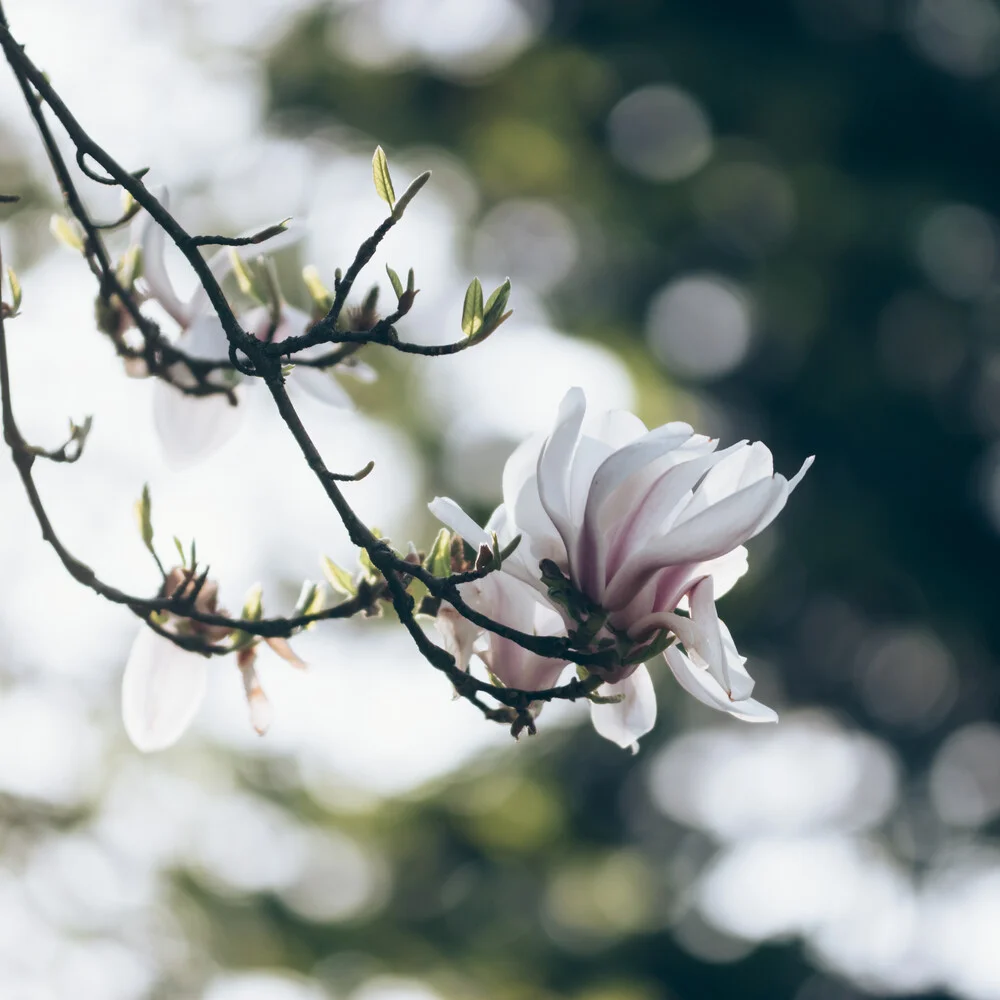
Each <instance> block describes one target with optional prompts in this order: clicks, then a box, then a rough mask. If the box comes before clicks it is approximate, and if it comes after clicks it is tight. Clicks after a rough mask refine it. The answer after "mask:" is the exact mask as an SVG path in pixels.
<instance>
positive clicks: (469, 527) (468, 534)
mask: <svg viewBox="0 0 1000 1000" xmlns="http://www.w3.org/2000/svg"><path fill="white" fill-rule="evenodd" d="M427 509H428V510H429V511H430V512H431V513H432V514H433V515H434V516H435V517H436V518H437V519H438V520H439V521H440V522H441V523H442V524H443V525H445V526H446V527H448V528H451V530H452V531H455V532H458V534H460V535H461V536H462V538H464V539H465V540H466V541H467V542H468V543H469V544H470V545H472V546H474V547H476V548H478V547H479V546H480V545H490V544H492V541H493V540H492V539H491V538H490V536H489V535H488V534H487V533H486V532H485V531H484V530H483V529H482V528H480V527H479V525H478V524H476V522H475V521H473V520H472V518H471V517H469V515H468V514H466V513H465V511H464V510H462V508H461V507H460V506H459V505H458V504H457V503H455V501H454V500H452V499H451V498H450V497H435V498H434V499H433V500H432V501H431V502H430V503H429V504H428V505H427Z"/></svg>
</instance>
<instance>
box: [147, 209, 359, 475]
mask: <svg viewBox="0 0 1000 1000" xmlns="http://www.w3.org/2000/svg"><path fill="white" fill-rule="evenodd" d="M297 238H298V237H297V234H294V233H288V234H281V235H280V236H279V237H277V238H276V239H274V238H272V240H270V241H269V244H270V249H272V250H274V249H277V248H278V247H279V246H280V245H282V243H286V244H287V243H288V242H290V241H292V240H294V239H297ZM138 241H139V244H140V246H141V247H142V262H143V268H142V282H143V284H144V287H145V291H146V297H147V299H151V300H153V301H155V302H157V303H159V305H160V306H161V307H162V308H163V309H164V311H165V312H167V313H168V314H169V315H170V317H171V318H172V319H173V320H174V321H175V322H176V323H177V324H178V326H179V327H180V334H179V336H178V338H177V346H178V347H179V348H180V349H182V350H183V351H184V352H185V353H186V354H188V355H189V356H190V357H192V358H197V359H199V360H204V361H225V360H226V359H228V357H229V341H228V339H227V337H226V333H225V330H224V329H223V327H222V323H221V321H220V320H219V317H218V316H217V315H216V313H215V311H214V309H213V308H212V305H211V302H210V301H209V298H208V295H207V293H206V292H205V290H204V288H202V287H201V285H198V287H197V288H196V289H195V291H194V294H193V295H192V296H191V298H190V299H189V300H188V301H186V302H185V301H183V300H182V299H181V298H180V297H179V296H178V295H177V292H176V291H175V290H174V286H173V283H172V282H171V280H170V276H169V275H168V273H167V269H166V266H165V263H164V247H165V243H166V236H165V234H164V232H163V229H162V228H161V227H160V226H159V225H158V224H157V223H156V222H155V221H154V220H153V219H152V218H151V217H150V216H148V215H143V217H142V219H141V222H140V224H139V228H138ZM208 266H209V268H210V269H211V271H212V273H213V275H214V276H215V278H216V280H217V281H218V282H219V283H220V284H221V282H222V281H223V280H224V279H225V278H226V277H227V276H228V275H229V274H230V272H231V271H232V268H233V264H232V255H231V254H230V253H229V251H228V250H222V251H220V252H218V253H216V254H215V255H213V256H212V257H211V259H210V260H209V262H208ZM239 322H240V325H241V326H242V327H243V328H244V329H245V330H246V331H247V332H248V333H250V334H252V335H253V336H255V337H258V338H259V339H261V340H264V339H270V340H272V341H280V340H284V339H286V338H287V337H292V336H298V335H299V334H302V333H304V332H305V330H306V328H307V327H308V326H309V325H310V324H311V322H312V321H311V319H310V318H309V316H307V315H306V314H305V313H304V312H302V311H301V310H299V309H295V308H293V307H292V306H289V305H287V304H286V303H284V302H282V303H281V304H280V312H279V315H278V322H277V324H273V318H272V315H271V310H269V309H267V308H265V307H258V308H255V309H251V310H250V311H249V312H247V313H246V314H245V315H243V316H240V317H239ZM272 325H273V326H274V329H273V332H272ZM269 335H270V336H269ZM329 350H330V347H329V345H317V346H315V347H312V348H309V349H307V350H305V351H302V352H301V353H300V354H299V355H298V357H300V358H303V359H305V358H310V357H311V358H314V359H315V358H316V357H317V356H319V355H322V354H323V353H325V352H327V351H329ZM338 370H339V371H345V372H347V373H350V374H352V375H354V376H355V377H357V378H358V379H360V380H362V381H371V380H372V379H373V378H374V377H375V374H374V372H373V371H372V369H371V368H369V367H368V366H367V365H363V364H360V363H357V362H353V361H349V362H347V363H345V364H343V365H340V366H338ZM136 373H139V374H145V367H144V366H143V370H142V372H136ZM175 375H176V378H177V380H178V381H179V382H181V384H184V383H183V380H184V379H185V378H186V379H187V380H188V381H189V382H190V384H191V385H193V384H194V382H193V379H191V376H190V374H189V373H188V372H186V371H185V370H184V368H183V366H181V365H178V366H177V370H176V372H175ZM213 378H214V381H215V383H216V384H217V385H221V386H233V385H234V383H236V382H238V381H239V376H238V375H237V374H236V373H234V372H233V371H232V370H227V369H221V370H220V371H219V372H218V373H217V374H216V375H214V376H213ZM254 381H255V382H256V380H254ZM289 385H290V387H291V388H292V389H293V390H294V389H296V388H300V389H302V390H304V391H305V392H307V393H308V394H309V395H311V396H314V397H315V398H317V399H319V400H321V401H322V402H325V403H329V404H330V405H332V406H339V407H343V408H346V409H349V408H352V407H353V403H352V402H351V398H350V396H349V395H348V394H347V392H346V391H345V390H344V389H343V388H342V387H341V385H340V384H339V383H338V382H337V381H336V379H335V378H334V376H333V374H332V372H330V371H327V370H323V369H319V368H312V367H308V366H306V365H299V366H297V367H296V368H295V369H294V371H293V373H292V377H291V380H290V382H289ZM242 416H243V408H242V407H240V406H234V405H233V404H232V403H231V402H230V400H229V399H228V398H227V396H226V395H224V394H221V393H214V394H212V395H208V396H189V395H186V394H184V393H183V392H181V391H179V390H178V389H177V388H175V387H174V386H171V385H169V384H167V383H166V382H164V381H162V380H160V379H157V381H156V384H155V385H154V387H153V419H154V423H155V425H156V430H157V433H158V435H159V437H160V441H161V442H162V444H163V449H164V452H165V454H166V456H167V459H168V461H169V462H170V463H171V465H173V466H175V467H184V466H187V465H190V464H193V463H195V462H198V461H200V460H201V459H202V458H204V457H206V456H207V455H209V454H211V453H212V452H213V451H215V450H216V449H218V448H220V447H221V446H222V445H223V444H225V443H226V442H227V441H228V440H229V439H230V438H231V437H232V436H233V435H234V434H235V433H236V431H237V430H238V429H239V426H240V421H241V419H242Z"/></svg>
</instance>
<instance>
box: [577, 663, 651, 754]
mask: <svg viewBox="0 0 1000 1000" xmlns="http://www.w3.org/2000/svg"><path fill="white" fill-rule="evenodd" d="M597 693H598V694H599V695H600V696H601V697H604V698H607V697H609V696H614V695H616V694H624V695H625V698H624V699H623V700H622V701H619V702H615V703H613V704H610V705H596V704H594V703H593V702H591V704H590V718H591V721H592V722H593V724H594V728H595V729H596V730H597V732H598V733H599V734H600V735H601V736H603V737H604V738H605V739H606V740H611V742H612V743H617V744H618V746H620V747H622V748H623V749H627V750H631V751H632V753H637V752H638V750H639V743H638V740H639V738H640V737H641V736H645V735H646V733H648V732H649V731H650V730H651V729H652V728H653V726H654V725H655V724H656V691H655V690H654V688H653V681H652V679H651V678H650V676H649V671H648V670H647V669H646V666H645V664H641V665H640V666H639V667H638V668H637V669H636V670H635V671H634V672H633V673H632V674H630V675H629V676H628V677H626V678H625V680H623V681H619V682H618V683H617V684H602V685H601V686H600V687H599V688H598V689H597Z"/></svg>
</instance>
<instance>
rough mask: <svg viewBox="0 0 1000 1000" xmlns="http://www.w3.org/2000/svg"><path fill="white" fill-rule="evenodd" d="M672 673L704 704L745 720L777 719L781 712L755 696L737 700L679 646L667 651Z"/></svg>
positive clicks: (686, 689)
mask: <svg viewBox="0 0 1000 1000" xmlns="http://www.w3.org/2000/svg"><path fill="white" fill-rule="evenodd" d="M664 656H665V658H666V661H667V665H668V666H669V667H670V671H671V673H672V674H673V675H674V677H675V678H676V679H677V683H678V684H680V686H681V687H682V688H684V690H685V691H687V693H688V694H690V695H693V696H694V697H695V698H697V700H698V701H700V702H701V703H702V704H703V705H708V707H709V708H715V709H718V710H719V711H720V712H727V713H728V714H729V715H733V716H735V717H736V718H737V719H742V720H743V721H745V722H777V721H778V713H777V712H775V711H774V709H772V708H768V707H767V705H764V704H762V703H761V702H759V701H755V700H754V699H753V698H745V699H743V700H742V701H733V700H731V699H730V698H729V696H728V695H727V694H726V692H725V691H724V690H723V689H722V687H721V685H720V684H719V683H718V681H716V680H715V678H714V677H713V676H712V675H711V674H710V673H709V672H708V671H707V670H706V669H704V668H703V667H698V666H696V665H695V664H694V663H692V661H691V660H690V659H689V658H688V657H687V656H685V655H684V653H682V652H681V651H680V650H679V649H678V648H677V647H676V646H671V647H670V648H669V649H667V651H666V652H665V653H664Z"/></svg>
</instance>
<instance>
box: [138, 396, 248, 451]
mask: <svg viewBox="0 0 1000 1000" xmlns="http://www.w3.org/2000/svg"><path fill="white" fill-rule="evenodd" d="M242 419H243V407H242V406H232V405H230V403H229V400H228V399H227V397H225V396H223V395H214V396H185V395H184V394H183V393H182V392H181V391H180V390H179V389H175V388H174V387H173V386H170V385H167V384H166V383H165V382H162V381H160V380H159V379H157V380H156V382H155V384H154V385H153V421H154V424H155V426H156V431H157V434H158V435H159V438H160V444H161V445H162V447H163V453H164V456H165V457H166V459H167V463H168V465H170V466H171V468H174V469H183V468H187V467H190V466H192V465H196V464H197V463H198V462H200V461H202V460H203V459H205V458H207V457H208V456H209V455H211V454H212V453H213V452H214V451H217V450H218V449H219V448H221V447H222V446H223V445H224V444H225V443H226V442H227V441H228V440H229V439H230V438H231V437H233V435H234V434H235V433H236V432H237V431H238V430H239V428H240V423H241V421H242Z"/></svg>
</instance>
